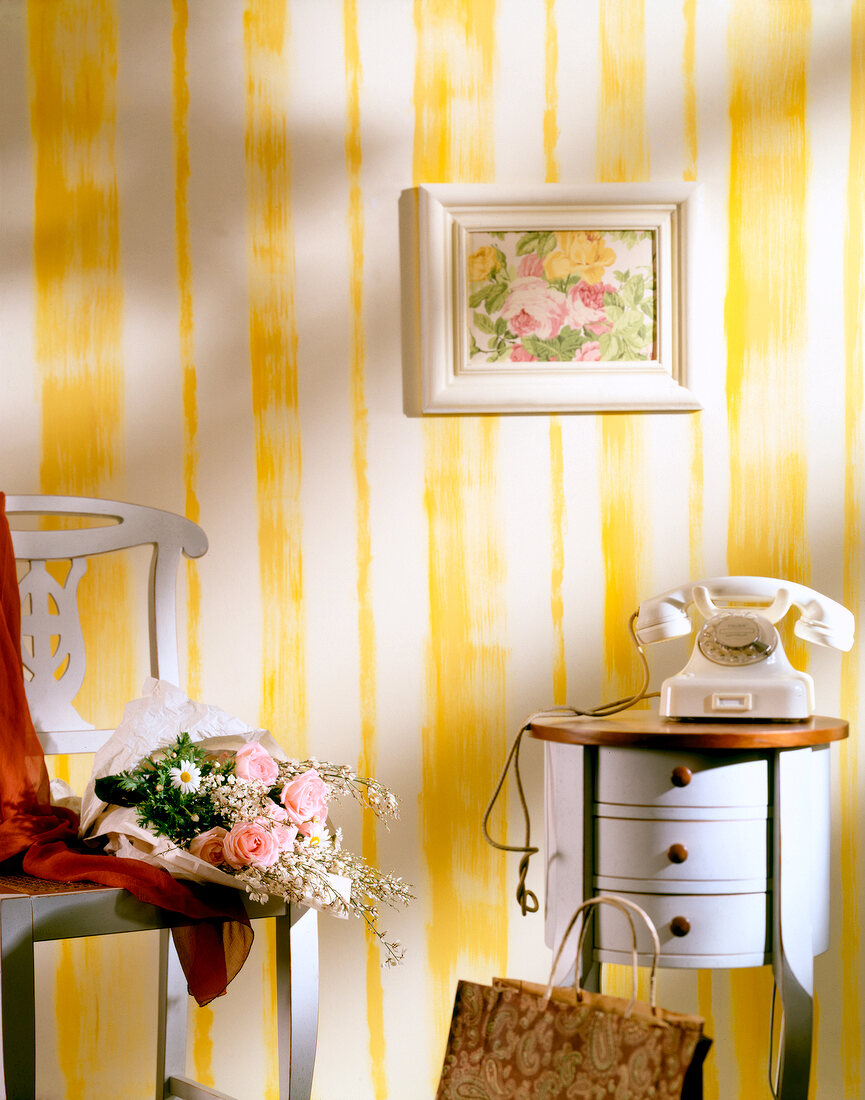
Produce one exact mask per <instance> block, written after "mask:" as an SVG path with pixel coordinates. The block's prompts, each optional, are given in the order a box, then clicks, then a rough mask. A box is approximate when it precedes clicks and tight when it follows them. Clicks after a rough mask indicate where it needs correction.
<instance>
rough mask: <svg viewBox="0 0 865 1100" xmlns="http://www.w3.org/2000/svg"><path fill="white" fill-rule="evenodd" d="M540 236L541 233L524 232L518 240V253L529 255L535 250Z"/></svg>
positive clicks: (519, 254)
mask: <svg viewBox="0 0 865 1100" xmlns="http://www.w3.org/2000/svg"><path fill="white" fill-rule="evenodd" d="M539 237H540V233H524V234H523V236H522V237H520V239H519V240H518V241H517V255H518V256H527V255H528V254H529V253H530V252H534V251H535V249H536V248H537V245H538V238H539Z"/></svg>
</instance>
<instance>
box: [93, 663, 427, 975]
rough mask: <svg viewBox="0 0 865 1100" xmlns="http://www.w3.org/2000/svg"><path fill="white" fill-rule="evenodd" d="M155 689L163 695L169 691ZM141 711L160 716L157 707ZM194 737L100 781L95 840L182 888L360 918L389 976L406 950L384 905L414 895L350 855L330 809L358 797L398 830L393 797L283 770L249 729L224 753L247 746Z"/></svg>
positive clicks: (294, 763) (375, 786)
mask: <svg viewBox="0 0 865 1100" xmlns="http://www.w3.org/2000/svg"><path fill="white" fill-rule="evenodd" d="M152 683H153V684H155V687H156V689H157V691H156V694H157V695H158V694H160V692H159V690H158V689H160V688H162V687H163V685H162V684H160V683H159V682H158V681H154V682H152ZM166 687H167V691H168V693H169V694H172V693H173V694H176V695H178V696H181V698H182V699H183V700H184V701H185V702H187V703H188V702H189V701H187V700H185V697H182V693H180V692H178V691H177V689H174V688H172V687H171V686H170V685H167V686H166ZM138 703H139V704H141V703H143V704H145V708H146V709H150V710H151V712H152V703H151V700H139V701H138ZM134 706H135V704H130V707H131V708H134ZM189 707H192V708H197V709H198V710H200V709H201V707H200V704H191V703H189ZM128 709H129V708H128ZM186 709H187V710H188V709H189V708H186ZM212 709H214V710H215V708H212ZM139 713H140V712H139ZM215 713H216V714H217V715H221V712H215ZM151 717H152V714H151ZM198 717H199V719H200V718H201V715H199V716H198ZM223 717H224V716H223ZM230 721H236V720H230ZM145 724H146V723H145ZM197 726H198V728H197V729H196V730H195V734H194V738H193V736H191V735H190V733H189V732H188V731H186V730H184V731H181V732H180V733H179V734H178V735H177V736H175V737H174V738H173V740H171V741H169V742H167V743H165V740H164V737H160V738H159V739H160V740H162V741H163V743H162V744H161V745H159V746H158V747H157V748H155V749H154V750H153V751H151V752H149V753H148V754H147V755H146V756H144V757H142V758H140V759H139V761H138V763H137V764H136V765H135V766H134V767H131V768H126V769H124V770H122V771H118V772H115V773H113V774H107V775H106V774H102V775H99V774H96V773H97V772H98V771H99V769H98V768H97V769H96V772H95V773H94V778H93V779H92V780H91V785H90V790H91V791H92V794H91V803H93V804H94V805H98V806H99V807H101V809H100V812H99V817H98V823H97V826H96V827H95V828H94V830H93V832H95V833H96V835H99V834H100V832H101V833H104V834H105V835H107V836H109V837H112V836H113V837H114V838H115V842H114V843H113V844H112V843H109V848H111V849H112V850H114V851H115V852H116V853H117V854H118V855H124V856H131V857H133V858H144V859H147V860H148V861H151V862H157V863H160V864H161V865H164V866H166V867H167V869H169V870H171V871H172V873H177V874H180V875H185V876H186V877H192V878H197V879H203V880H207V881H215V882H227V883H229V884H230V885H232V886H236V887H239V888H242V889H245V890H246V892H247V893H248V894H249V896H250V897H251V898H252V900H254V901H257V902H262V903H263V902H265V901H267V900H268V898H270V897H278V898H282V899H284V900H285V901H288V902H294V903H298V904H304V905H311V906H313V907H314V908H317V909H320V910H322V911H323V912H329V913H333V914H336V915H337V916H348V915H349V914H350V913H351V914H354V915H355V916H358V917H362V918H363V919H364V920H365V921H366V923H367V925H368V926H369V928H370V929H371V930H372V931H373V932H374V933H375V934H376V935H377V936H378V938H379V939H380V941H381V943H382V945H383V946H384V948H385V949H386V957H385V964H386V965H392V964H394V963H397V962H399V961H400V959H401V958H402V948H401V946H400V944H399V943H398V942H397V941H389V940H388V939H386V933H384V932H381V931H380V930H379V928H378V925H377V921H378V915H379V914H378V903H380V902H385V903H387V904H390V905H397V904H400V903H402V904H405V903H407V902H408V901H409V900H410V899H411V897H412V894H411V893H410V887H409V886H408V884H407V883H405V882H404V881H403V880H402V879H401V878H398V877H397V876H395V875H389V874H383V873H381V872H380V871H378V870H377V869H376V868H374V867H372V866H371V865H370V864H369V863H367V862H366V860H364V859H363V858H362V857H360V856H357V855H355V854H354V853H352V852H351V851H349V850H348V849H346V848H344V847H343V845H342V830H341V829H340V828H338V827H336V828H334V827H333V826H332V824H331V822H330V820H329V816H328V815H329V812H330V808H331V806H332V804H333V803H334V802H336V801H338V800H339V798H340V797H343V796H352V797H354V798H355V799H356V800H357V801H358V802H359V803H360V805H361V807H363V808H364V809H368V810H371V811H372V812H373V813H375V814H376V815H377V816H379V817H381V818H384V819H387V818H393V817H396V816H397V809H398V804H397V799H396V797H395V796H394V794H393V793H392V792H391V791H389V790H388V789H387V788H386V787H384V786H383V785H382V784H381V783H378V782H376V780H374V779H368V778H364V777H362V776H359V775H356V774H355V773H354V772H353V771H351V769H349V768H348V767H347V766H345V765H338V764H329V763H326V762H324V761H320V760H317V759H315V758H314V757H311V758H309V759H307V760H292V759H285V758H280V757H282V756H283V754H282V753H281V751H280V750H279V747H278V746H277V745H276V743H275V742H273V740H272V738H270V737H269V735H268V734H267V733H266V731H249V730H248V727H244V731H245V733H244V736H245V737H246V738H252V737H256V736H257V737H258V739H246V740H244V741H243V743H241V744H240V745H239V746H238V747H233V748H227V747H226V744H229V743H231V742H232V741H233V742H235V744H236V742H237V741H238V740H239V738H238V737H236V736H235V737H233V738H232V737H226V736H225V733H226V732H227V731H226V729H225V724H224V723H219V722H218V723H217V726H218V727H219V728H217V730H216V732H215V734H214V736H213V737H208V735H207V731H206V730H202V729H201V722H200V720H199V722H198V723H197ZM118 734H121V735H122V730H121V729H118ZM115 737H117V734H115ZM263 740H266V741H267V742H268V743H269V744H270V746H271V749H272V750H273V751H269V750H268V748H266V747H265V744H263V743H262V741H263ZM115 759H116V757H115ZM86 801H87V795H85V803H86ZM117 807H120V808H121V809H120V810H118V809H117ZM124 814H125V815H126V819H127V821H128V818H129V815H130V814H131V815H134V823H133V822H128V823H127V824H123V823H122V822H123V821H124V818H123V815H124ZM85 816H87V817H89V818H93V816H94V814H93V813H92V812H91V813H90V814H89V815H85ZM118 821H120V822H121V824H119V825H118V824H117V822H118ZM118 834H123V835H121V837H120V840H117V835H118ZM91 835H92V833H91ZM130 838H131V839H130ZM142 839H143V840H144V841H145V843H144V844H142ZM151 841H152V843H151Z"/></svg>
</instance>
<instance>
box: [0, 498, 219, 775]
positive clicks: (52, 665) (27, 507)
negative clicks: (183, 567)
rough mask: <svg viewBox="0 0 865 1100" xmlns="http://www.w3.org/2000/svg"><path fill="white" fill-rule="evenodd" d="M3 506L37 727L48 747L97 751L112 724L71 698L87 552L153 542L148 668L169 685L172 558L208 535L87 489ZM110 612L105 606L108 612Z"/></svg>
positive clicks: (190, 553) (82, 660)
mask: <svg viewBox="0 0 865 1100" xmlns="http://www.w3.org/2000/svg"><path fill="white" fill-rule="evenodd" d="M6 513H7V516H8V517H9V522H10V527H11V528H12V545H13V547H14V550H15V557H16V559H17V561H18V562H19V563H20V567H21V572H22V575H21V576H20V577H19V591H20V593H21V639H22V659H23V663H24V668H25V677H26V685H25V686H26V690H27V700H28V703H29V705H30V712H31V714H32V716H33V722H34V725H35V726H36V732H37V733H38V734H39V739H40V741H41V742H42V747H43V749H44V751H45V752H46V753H78V752H94V751H95V750H96V749H98V748H99V747H100V745H101V744H102V743H103V742H104V741H105V740H106V739H107V738H108V736H110V734H111V732H112V731H111V730H96V729H94V727H93V726H92V725H91V724H90V723H88V722H87V721H85V720H84V718H82V716H81V715H80V714H79V713H78V711H77V710H76V708H75V705H74V699H75V696H76V695H77V694H78V692H79V690H80V689H81V685H82V683H83V681H84V675H85V668H86V652H85V644H84V636H83V632H82V627H81V616H80V609H79V603H78V591H79V589H78V586H79V582H80V581H81V578H82V577H83V576H84V574H85V572H86V570H87V560H88V558H91V557H93V556H94V555H101V554H109V553H111V552H114V551H122V550H127V549H131V548H134V547H140V546H150V547H151V559H150V568H149V574H148V579H147V628H148V635H149V651H150V674H151V675H152V676H158V677H161V678H162V679H165V680H169V681H171V682H172V683H174V684H176V683H178V679H179V667H178V653H177V622H176V610H175V600H176V582H177V571H178V564H179V561H180V555H181V553H183V554H185V555H186V556H187V557H189V558H197V557H200V556H201V555H202V554H203V553H204V552H205V551H206V550H207V537H206V536H205V534H204V532H203V531H202V530H201V528H200V527H198V526H197V524H195V523H192V522H191V521H190V520H188V519H185V518H184V517H183V516H178V515H174V514H173V513H171V512H164V511H161V510H160V509H158V508H147V507H144V506H142V505H137V504H125V503H122V502H120V501H113V500H99V499H95V498H90V497H71V496H14V495H9V496H7V497H6ZM25 517H26V518H25ZM49 523H50V528H49ZM94 523H95V524H96V526H94V525H93V524H94ZM22 524H24V526H22ZM52 563H66V564H67V566H68V568H67V569H66V571H65V573H64V571H63V566H62V565H61V567H59V568H58V567H57V566H55V565H52ZM116 613H117V612H116V609H112V608H111V607H106V608H105V614H106V615H109V616H111V615H114V614H116Z"/></svg>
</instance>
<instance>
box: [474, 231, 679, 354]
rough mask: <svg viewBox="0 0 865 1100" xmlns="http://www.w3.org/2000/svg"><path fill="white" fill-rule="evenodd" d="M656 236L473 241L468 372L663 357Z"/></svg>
mask: <svg viewBox="0 0 865 1100" xmlns="http://www.w3.org/2000/svg"><path fill="white" fill-rule="evenodd" d="M655 246H656V242H655V230H650V229H647V230H639V229H636V230H635V229H603V230H597V231H595V230H583V229H568V230H542V231H533V232H523V231H514V230H508V231H504V232H483V233H480V232H478V233H470V234H469V248H468V252H469V256H468V272H467V280H468V287H467V293H468V307H469V308H468V341H469V365H470V366H471V367H483V366H486V365H488V364H500V365H505V364H507V363H532V362H538V363H550V362H563V363H597V362H608V363H613V362H623V361H627V362H633V361H637V360H650V359H654V358H655V357H656V338H657V332H656V293H655V251H656V248H655Z"/></svg>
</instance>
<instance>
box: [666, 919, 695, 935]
mask: <svg viewBox="0 0 865 1100" xmlns="http://www.w3.org/2000/svg"><path fill="white" fill-rule="evenodd" d="M670 931H671V932H672V933H673V935H674V936H687V934H688V933H689V932H690V931H691V922H690V921H689V920H688V918H687V917H673V919H672V920H671V921H670Z"/></svg>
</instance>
